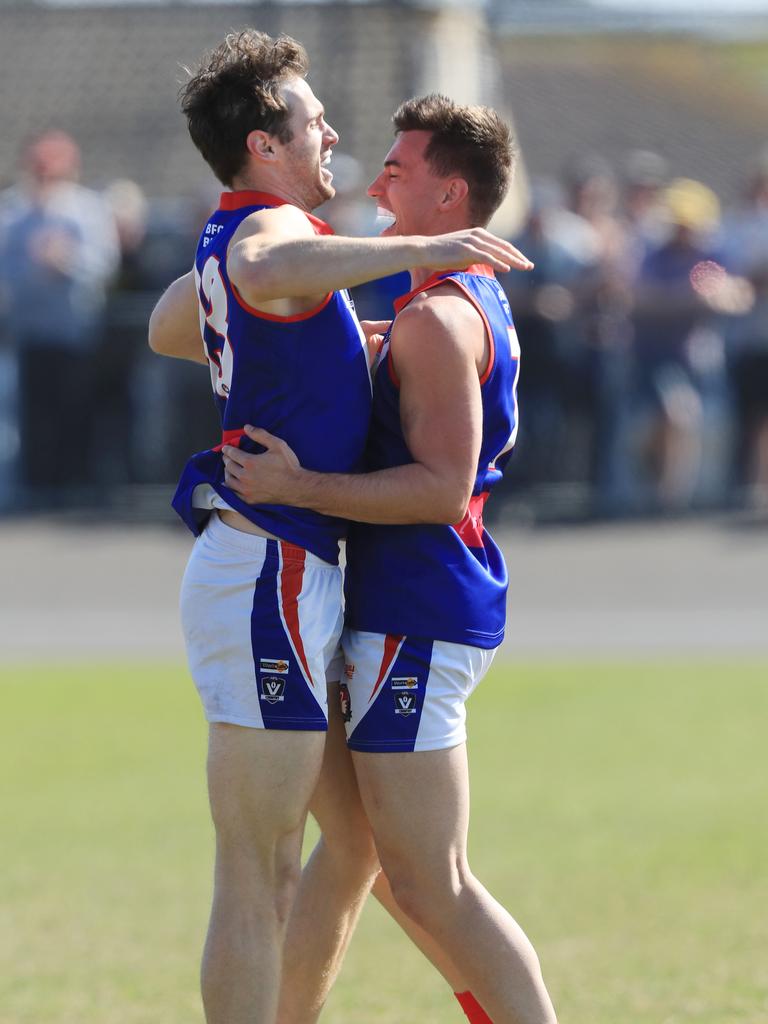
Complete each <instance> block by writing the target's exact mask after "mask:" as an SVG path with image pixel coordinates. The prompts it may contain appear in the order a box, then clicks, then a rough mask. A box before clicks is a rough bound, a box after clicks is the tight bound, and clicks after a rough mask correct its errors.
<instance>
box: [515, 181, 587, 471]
mask: <svg viewBox="0 0 768 1024" xmlns="http://www.w3.org/2000/svg"><path fill="white" fill-rule="evenodd" d="M564 216H565V217H568V216H570V215H569V214H567V213H566V212H565V210H564V209H563V197H562V192H561V191H560V189H559V187H558V185H557V183H556V182H554V181H549V180H543V179H542V180H538V181H534V182H532V184H531V196H530V206H529V210H528V215H527V218H526V220H525V223H524V224H523V228H522V231H521V233H520V234H519V235H518V236H516V237H515V238H514V239H513V241H514V244H515V245H516V246H517V247H518V248H519V249H520V250H521V251H522V252H524V253H525V255H526V256H528V258H529V259H530V260H532V261H533V263H534V267H533V270H531V271H530V272H529V273H526V274H518V273H512V274H505V275H502V277H501V281H502V283H503V285H504V289H505V291H506V293H507V295H508V297H509V301H510V305H511V308H512V314H513V316H514V320H515V326H516V328H517V333H518V336H519V338H520V344H521V346H522V368H521V373H520V380H519V384H518V390H519V396H520V408H521V413H522V415H521V421H520V433H519V435H518V441H517V445H516V448H515V457H514V459H513V461H512V465H511V466H510V469H509V471H508V473H507V476H508V477H509V479H510V480H515V481H517V482H518V483H523V484H528V485H530V484H534V485H537V484H544V483H552V482H560V481H562V480H563V479H564V477H567V476H568V475H569V471H570V467H569V465H568V423H567V417H566V414H565V408H566V405H567V394H568V389H569V379H570V378H569V374H568V372H567V370H566V362H565V359H564V358H563V348H564V347H565V346H566V345H567V336H568V326H569V324H570V322H571V318H572V317H573V314H574V309H575V297H574V292H573V287H574V283H575V282H576V281H577V280H578V278H579V276H580V274H581V271H582V267H583V263H582V260H581V259H580V258H579V255H578V253H574V252H573V251H572V247H571V246H569V245H566V244H565V242H564V241H563V240H562V239H561V238H560V234H559V232H558V230H557V228H558V224H559V223H560V222H561V219H562V217H564Z"/></svg>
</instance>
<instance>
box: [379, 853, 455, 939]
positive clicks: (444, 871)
mask: <svg viewBox="0 0 768 1024" xmlns="http://www.w3.org/2000/svg"><path fill="white" fill-rule="evenodd" d="M382 866H383V869H384V871H385V873H386V875H387V878H388V879H389V884H390V887H391V889H392V894H393V896H394V898H395V900H396V902H397V905H398V906H399V907H400V909H401V910H402V911H403V913H404V914H407V915H408V917H410V919H411V920H412V921H415V922H416V924H418V925H421V927H422V928H426V929H429V928H430V927H431V926H432V925H433V924H434V923H435V921H436V917H439V916H441V915H442V914H444V913H446V912H451V908H452V907H454V906H455V905H456V903H457V902H458V901H459V900H460V899H461V896H462V893H463V892H464V891H465V889H466V888H467V886H468V885H471V880H472V875H471V873H470V871H469V866H468V865H467V863H466V860H464V859H463V858H459V857H455V858H454V857H449V858H447V859H445V860H444V861H441V862H435V861H434V860H430V858H429V857H424V858H413V859H404V858H400V857H397V856H395V857H387V858H382Z"/></svg>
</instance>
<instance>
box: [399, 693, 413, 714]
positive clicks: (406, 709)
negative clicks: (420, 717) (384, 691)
mask: <svg viewBox="0 0 768 1024" xmlns="http://www.w3.org/2000/svg"><path fill="white" fill-rule="evenodd" d="M394 696H395V714H396V715H415V714H416V694H415V693H396V694H395V695H394Z"/></svg>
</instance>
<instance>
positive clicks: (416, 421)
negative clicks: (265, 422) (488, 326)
mask: <svg viewBox="0 0 768 1024" xmlns="http://www.w3.org/2000/svg"><path fill="white" fill-rule="evenodd" d="M482 344H483V325H482V322H481V320H480V318H479V316H477V314H476V313H475V312H474V310H472V308H471V307H469V306H468V304H467V303H466V301H465V300H463V299H462V298H460V297H458V296H441V297H440V299H437V298H436V297H435V298H431V299H429V300H426V301H424V302H423V303H421V304H420V305H417V304H416V303H414V304H413V305H412V306H411V307H409V308H408V309H407V310H405V311H404V312H403V313H401V314H400V316H399V317H398V319H397V322H396V324H395V327H394V329H393V336H392V346H393V352H394V353H395V356H396V366H397V373H398V375H399V378H400V411H401V419H402V425H403V431H404V434H405V439H406V442H407V444H408V448H409V450H410V452H411V454H412V456H413V460H414V461H413V462H412V463H409V464H407V465H404V466H397V467H394V468H392V469H384V470H378V471H376V472H373V473H362V474H341V473H315V472H311V471H308V470H305V469H303V468H302V467H301V466H300V465H299V462H298V460H297V458H296V455H295V454H294V453H293V451H292V450H291V449H290V448H289V447H288V445H286V444H285V442H284V441H282V440H280V439H279V438H275V437H273V436H272V435H271V434H268V433H267V432H266V431H264V430H257V429H254V428H252V427H250V428H246V433H247V434H248V436H249V437H251V438H252V440H254V441H256V442H258V443H259V444H262V445H264V447H265V448H266V449H267V450H266V452H265V453H264V454H261V455H250V454H248V453H246V452H242V451H240V450H239V449H238V448H232V447H225V448H224V449H223V454H224V458H225V467H226V476H225V480H226V483H227V485H228V486H229V487H231V488H232V489H233V490H234V491H235V492H236V493H238V494H239V495H240V496H241V497H243V498H244V500H245V501H248V502H249V503H252V504H257V503H276V504H287V505H297V506H301V507H303V508H312V509H315V510H316V511H317V512H323V513H325V514H327V515H335V516H342V517H344V518H346V519H353V520H356V521H358V522H366V523H402V524H405V523H449V524H450V523H457V522H459V521H460V520H461V519H462V517H463V516H464V513H465V512H466V509H467V505H468V503H469V498H470V496H471V494H472V487H473V483H474V479H475V473H476V468H477V459H478V456H479V451H480V439H481V431H482V405H481V398H480V383H479V377H478V370H477V363H476V356H477V352H478V350H480V351H481V350H482Z"/></svg>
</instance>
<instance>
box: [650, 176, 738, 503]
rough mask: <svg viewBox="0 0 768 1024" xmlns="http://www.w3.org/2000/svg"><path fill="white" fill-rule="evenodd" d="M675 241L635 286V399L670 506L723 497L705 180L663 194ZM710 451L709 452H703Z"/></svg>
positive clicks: (712, 217) (721, 361)
mask: <svg viewBox="0 0 768 1024" xmlns="http://www.w3.org/2000/svg"><path fill="white" fill-rule="evenodd" d="M664 196H665V203H666V208H667V216H668V222H669V237H668V238H667V240H666V241H665V242H664V243H663V244H662V245H659V246H657V247H656V248H655V249H652V250H651V251H650V252H649V253H648V255H647V256H646V257H645V259H644V261H643V263H642V266H641V268H640V273H639V278H638V282H637V290H636V308H635V326H636V356H637V359H636V371H637V376H636V381H635V386H636V397H637V401H638V403H639V407H640V411H641V413H642V414H643V416H644V419H645V425H646V429H645V434H644V439H643V440H644V443H643V447H642V454H643V457H644V459H643V461H644V468H645V471H646V474H647V478H648V481H649V482H650V488H651V495H650V496H651V500H652V502H653V503H654V505H655V506H656V507H658V508H659V509H661V510H664V511H677V510H682V509H686V508H688V507H690V505H691V503H692V502H693V500H694V498H696V497H698V498H699V499H700V500H706V501H714V500H715V499H716V498H720V499H722V497H723V493H722V488H723V486H724V479H723V478H724V475H725V463H724V459H725V457H726V445H725V444H724V435H725V434H726V432H727V426H728V418H727V417H728V409H727V380H726V375H725V355H724V342H723V336H722V329H721V326H720V324H719V322H718V318H717V315H716V310H715V308H714V303H713V302H712V301H710V298H711V295H710V290H709V288H708V286H707V284H706V281H707V279H708V278H709V279H712V276H713V275H712V273H711V271H714V276H717V268H718V266H719V264H718V263H717V261H716V253H715V250H714V246H713V241H712V239H713V234H714V231H715V229H716V227H717V225H718V221H719V214H720V204H719V201H718V199H717V196H716V195H715V193H714V192H713V191H712V190H711V189H709V188H708V187H707V186H706V185H703V184H702V183H701V182H698V181H693V180H691V179H688V178H678V179H676V180H674V181H673V182H671V184H670V185H669V186H668V187H667V189H666V190H665V194H664ZM705 450H706V455H707V458H706V459H705V458H704V454H705Z"/></svg>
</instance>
